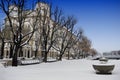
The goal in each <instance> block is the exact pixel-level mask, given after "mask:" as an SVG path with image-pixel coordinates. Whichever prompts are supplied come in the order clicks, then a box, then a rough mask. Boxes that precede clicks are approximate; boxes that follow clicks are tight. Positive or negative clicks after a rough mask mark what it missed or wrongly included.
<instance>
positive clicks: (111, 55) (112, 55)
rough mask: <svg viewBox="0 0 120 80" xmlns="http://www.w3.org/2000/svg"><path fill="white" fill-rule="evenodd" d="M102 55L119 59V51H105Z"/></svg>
mask: <svg viewBox="0 0 120 80" xmlns="http://www.w3.org/2000/svg"><path fill="white" fill-rule="evenodd" d="M103 56H104V57H106V58H109V59H120V51H111V52H105V53H103Z"/></svg>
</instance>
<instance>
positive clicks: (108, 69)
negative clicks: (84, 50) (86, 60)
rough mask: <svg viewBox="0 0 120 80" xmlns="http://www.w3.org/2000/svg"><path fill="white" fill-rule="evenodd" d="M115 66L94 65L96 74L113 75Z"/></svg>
mask: <svg viewBox="0 0 120 80" xmlns="http://www.w3.org/2000/svg"><path fill="white" fill-rule="evenodd" d="M114 67H115V65H112V64H93V68H94V69H95V71H96V73H100V74H111V73H112V71H113V69H114Z"/></svg>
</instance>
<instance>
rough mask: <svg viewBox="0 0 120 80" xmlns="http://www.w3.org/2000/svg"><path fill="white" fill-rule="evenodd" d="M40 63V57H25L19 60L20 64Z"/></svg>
mask: <svg viewBox="0 0 120 80" xmlns="http://www.w3.org/2000/svg"><path fill="white" fill-rule="evenodd" d="M39 63H40V60H39V59H25V60H19V61H18V64H19V65H31V64H39Z"/></svg>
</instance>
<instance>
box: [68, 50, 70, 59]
mask: <svg viewBox="0 0 120 80" xmlns="http://www.w3.org/2000/svg"><path fill="white" fill-rule="evenodd" d="M68 60H70V52H69V51H68Z"/></svg>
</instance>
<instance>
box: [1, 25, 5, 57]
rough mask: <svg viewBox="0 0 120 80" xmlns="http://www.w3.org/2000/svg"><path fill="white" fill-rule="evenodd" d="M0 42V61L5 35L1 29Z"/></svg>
mask: <svg viewBox="0 0 120 80" xmlns="http://www.w3.org/2000/svg"><path fill="white" fill-rule="evenodd" d="M1 27H2V26H1ZM0 41H1V47H0V48H1V49H0V59H3V55H4V46H5V33H4V31H3V29H1V28H0Z"/></svg>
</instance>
